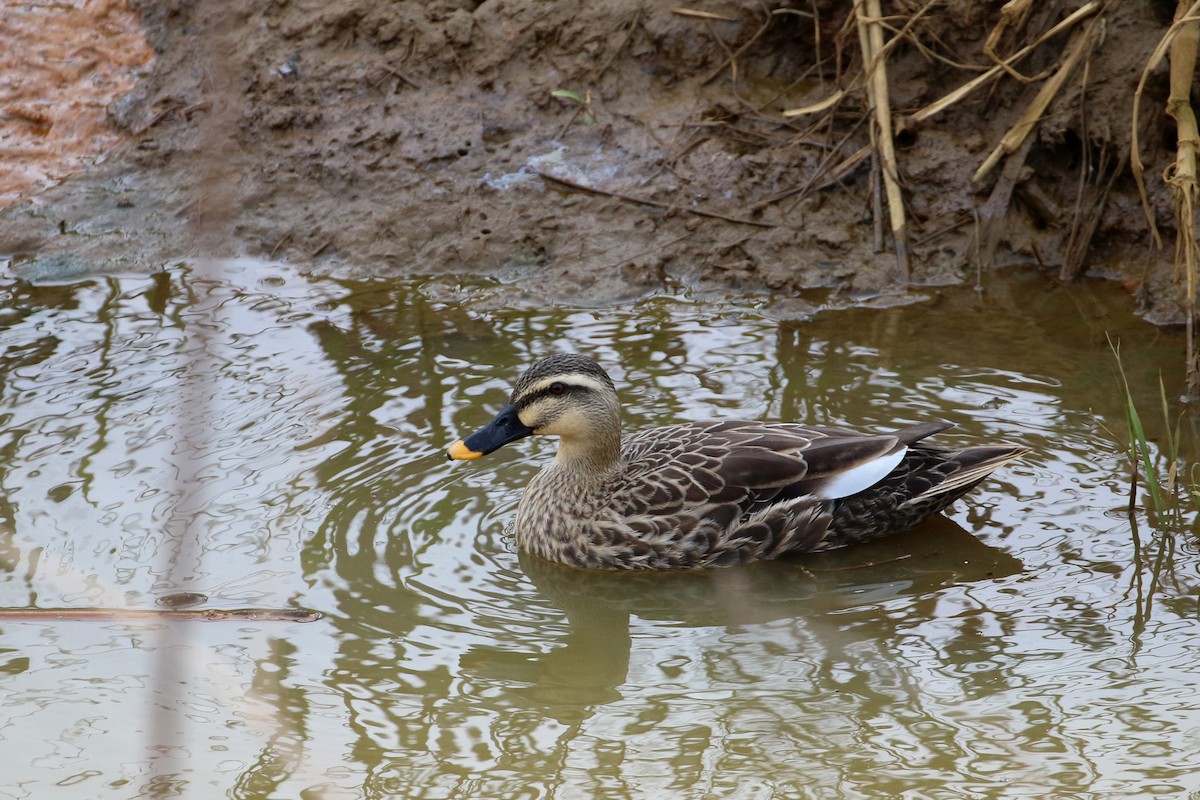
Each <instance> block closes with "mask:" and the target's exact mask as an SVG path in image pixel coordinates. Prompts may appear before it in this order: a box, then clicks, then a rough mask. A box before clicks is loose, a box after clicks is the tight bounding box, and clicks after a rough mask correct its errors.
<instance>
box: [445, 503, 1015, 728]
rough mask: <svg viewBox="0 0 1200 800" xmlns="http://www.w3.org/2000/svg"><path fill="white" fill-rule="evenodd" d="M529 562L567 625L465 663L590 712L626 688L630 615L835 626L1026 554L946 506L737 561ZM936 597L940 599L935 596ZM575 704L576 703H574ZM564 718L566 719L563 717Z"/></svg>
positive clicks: (533, 697) (678, 622)
mask: <svg viewBox="0 0 1200 800" xmlns="http://www.w3.org/2000/svg"><path fill="white" fill-rule="evenodd" d="M520 563H521V567H522V569H523V570H524V571H525V574H526V575H527V576H528V578H529V579H530V581H531V582H532V583H533V586H534V588H535V589H536V591H537V592H539V593H540V594H541V595H542V596H543V597H544V598H545V600H547V601H548V602H549V604H551V605H553V606H555V607H557V608H559V609H561V610H562V611H563V612H564V614H565V615H566V618H567V622H568V629H567V631H566V632H565V633H564V634H563V635H562V636H561V637H560V638H559V639H558V640H557V641H548V642H544V643H542V644H543V645H544V649H539V650H538V651H537V652H519V651H513V650H506V649H501V648H497V647H494V646H491V645H480V646H477V647H474V648H472V649H471V650H469V651H468V652H467V653H465V654H464V655H463V657H462V661H461V664H460V666H461V668H462V670H463V672H464V673H465V674H472V675H475V676H478V677H481V678H485V679H493V680H494V679H503V680H504V681H505V682H506V683H507V684H508V685H509V686H510V687H512V691H513V692H514V693H515V694H516V695H518V696H521V697H523V698H524V699H525V700H526V701H527V702H529V703H530V704H532V705H535V706H542V707H556V710H555V711H552V712H551V713H553V715H554V716H556V717H559V718H560V720H561V718H562V716H563V715H566V716H568V717H571V716H575V715H582V716H586V715H587V713H588V711H587V708H588V707H594V706H597V705H603V704H605V703H610V702H613V701H616V700H619V699H620V698H621V697H622V693H621V687H622V685H624V684H625V683H626V681H627V678H628V673H629V660H630V653H631V650H632V647H633V637H632V634H631V621H633V620H634V619H640V620H652V621H658V622H665V623H667V624H669V625H670V627H671V628H674V629H679V628H683V629H687V628H695V629H700V628H710V627H728V626H743V625H756V624H764V623H768V622H771V621H774V620H780V619H798V620H803V622H804V623H805V624H808V625H809V626H811V627H815V628H821V627H824V626H828V625H832V626H835V627H836V626H837V622H836V620H835V619H833V617H836V615H837V613H838V612H841V611H846V610H849V609H855V608H861V607H864V606H870V605H877V604H881V603H885V602H887V601H889V600H891V599H894V598H901V597H906V596H907V597H914V598H916V597H921V596H929V595H933V594H934V593H936V592H937V591H938V590H940V589H943V588H945V587H949V586H953V585H960V584H964V583H972V582H978V581H989V580H994V579H997V578H1002V577H1005V576H1009V575H1014V574H1016V573H1019V572H1021V571H1022V569H1023V565H1022V563H1021V562H1020V561H1019V560H1018V559H1016V558H1014V557H1013V556H1011V555H1009V554H1007V553H1005V552H1003V551H1001V550H998V549H996V548H994V547H990V546H988V545H986V544H984V543H983V542H981V541H980V540H979V539H977V538H975V537H974V536H973V535H971V534H970V533H968V532H967V531H966V530H964V529H963V528H962V527H961V526H959V525H958V524H957V523H955V522H953V521H952V520H949V519H947V518H945V517H940V516H939V517H936V518H934V519H931V520H929V521H928V522H926V523H925V524H923V525H921V526H920V527H919V528H917V529H914V530H912V531H908V532H906V533H902V534H897V535H895V536H891V537H887V538H884V539H881V540H877V541H875V542H872V543H868V544H866V545H860V546H857V547H852V548H844V549H840V550H834V551H830V552H827V553H814V554H808V555H805V556H797V557H793V558H787V559H781V560H779V561H775V562H764V563H757V564H750V565H746V566H743V567H734V568H729V569H719V570H708V571H698V572H690V573H682V574H672V573H615V572H588V571H584V570H578V569H572V568H569V567H562V566H559V565H556V564H551V563H549V562H545V561H541V560H539V559H537V558H533V557H531V556H528V555H525V554H522V555H521V560H520ZM931 608H932V606H931ZM571 709H574V710H573V711H572V710H571ZM563 721H565V720H563Z"/></svg>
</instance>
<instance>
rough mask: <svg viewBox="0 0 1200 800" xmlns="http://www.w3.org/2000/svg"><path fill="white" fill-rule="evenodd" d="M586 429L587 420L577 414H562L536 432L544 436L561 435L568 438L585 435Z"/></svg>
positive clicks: (586, 433) (587, 429) (587, 428)
mask: <svg viewBox="0 0 1200 800" xmlns="http://www.w3.org/2000/svg"><path fill="white" fill-rule="evenodd" d="M588 431H589V427H588V424H587V421H586V420H584V419H583V418H582V417H581V416H579V415H578V414H563V415H562V416H561V417H559V418H558V419H556V420H554V421H553V422H551V423H550V424H548V425H546V426H545V427H543V428H539V429H538V433H540V434H542V435H544V436H561V437H565V438H568V439H574V438H583V437H586V436H587V435H588Z"/></svg>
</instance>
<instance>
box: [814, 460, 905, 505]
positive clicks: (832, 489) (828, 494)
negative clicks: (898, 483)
mask: <svg viewBox="0 0 1200 800" xmlns="http://www.w3.org/2000/svg"><path fill="white" fill-rule="evenodd" d="M907 452H908V448H907V447H902V448H900V449H899V450H897V451H896V452H894V453H888V454H887V455H885V456H879V457H878V458H874V459H871V460H870V461H868V462H867V463H865V464H859V465H858V466H857V467H851V468H850V469H848V470H846V471H845V472H843V473H842V474H840V475H838V476H837V477H836V478H832V479H830V480H828V481H825V482H823V483H822V484H821V486H820V488H819V489H818V491H817V493H816V495H817V497H820V498H821V499H822V500H837V499H839V498H842V497H849V496H850V495H852V494H858V493H859V492H861V491H862V490H863V489H869V488H871V487H872V486H874V485H875V484H877V483H879V482H880V481H881V480H883V479H884V478H886V477H887V476H888V475H889V474H891V472H892V470H894V469H895V468H896V467H897V466H898V465H899V464H900V462H901V461H903V460H904V454H905V453H907Z"/></svg>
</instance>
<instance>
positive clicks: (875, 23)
mask: <svg viewBox="0 0 1200 800" xmlns="http://www.w3.org/2000/svg"><path fill="white" fill-rule="evenodd" d="M854 17H855V23H856V26H857V28H858V37H859V46H860V47H861V49H862V60H863V69H864V70H865V71H866V72H867V75H866V88H867V101H868V103H869V104H870V106H871V108H872V109H873V110H874V112H875V124H874V125H873V126H872V128H871V138H872V141H873V144H874V146H875V150H876V152H877V153H878V156H879V171H880V172H881V173H882V178H883V187H884V191H885V193H886V194H887V204H888V219H889V221H890V223H891V228H892V243H893V246H894V247H895V248H896V264H897V266H899V268H900V271H901V273H902V274H903V275H904V280H906V281H907V280H908V279H909V277H910V276H911V274H912V259H911V255H910V253H909V250H908V220H907V219H906V217H905V214H904V196H903V193H902V192H901V189H900V170H899V169H898V166H897V162H896V143H895V139H894V136H893V133H892V107H891V98H890V96H889V93H888V77H887V60H886V58H884V57H883V53H884V45H883V8H882V4H881V2H880V0H855V3H854Z"/></svg>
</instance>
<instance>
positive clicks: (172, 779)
mask: <svg viewBox="0 0 1200 800" xmlns="http://www.w3.org/2000/svg"><path fill="white" fill-rule="evenodd" d="M464 291H465V295H466V296H467V297H469V298H471V300H469V301H466V302H463V301H461V300H460V299H458V298H460V297H462V296H463V294H464ZM502 291H503V287H500V286H498V285H496V284H493V283H487V282H481V283H479V284H478V285H475V286H469V287H465V290H464V287H463V286H458V285H455V284H453V283H451V282H450V281H449V279H438V280H430V281H415V280H414V281H398V282H397V281H391V282H389V281H375V282H349V281H335V280H330V279H305V278H303V277H301V276H298V275H295V274H293V273H291V272H289V271H288V270H286V269H285V268H283V267H280V266H277V265H269V264H255V263H247V262H231V263H206V264H194V265H190V266H188V267H181V268H177V269H174V270H171V271H169V272H166V273H162V274H160V275H156V276H153V277H138V278H104V279H93V280H89V281H84V282H81V283H77V284H73V285H60V286H30V285H28V284H24V283H18V282H14V281H12V280H10V279H0V337H2V339H0V341H2V347H0V376H2V381H0V392H2V394H0V606H2V607H4V608H9V609H22V608H86V607H118V608H155V607H157V606H156V601H157V600H158V599H159V598H161V597H163V596H165V595H170V594H172V593H176V592H197V593H202V594H204V595H207V596H208V601H207V605H208V606H209V607H221V608H236V607H266V608H287V607H295V608H308V609H314V610H316V611H319V612H321V613H322V614H323V618H322V619H321V620H320V621H318V622H315V623H310V624H297V623H288V622H261V621H235V622H212V623H200V622H172V621H167V620H151V621H144V620H128V621H126V620H121V621H94V620H93V621H74V620H45V619H40V620H14V619H0V697H2V698H3V704H4V708H5V719H4V722H3V723H0V752H3V754H4V764H5V770H4V774H3V775H2V776H0V797H13V798H20V797H37V798H54V797H62V798H78V797H82V796H86V797H91V798H129V797H197V798H200V797H204V798H208V797H218V796H226V797H236V798H283V797H304V798H343V797H344V798H356V797H379V798H383V797H408V798H496V797H505V798H523V797H528V798H609V797H612V798H662V797H689V798H691V797H696V798H747V799H749V798H755V799H757V798H830V799H831V800H832V799H833V798H839V799H840V798H864V800H865V799H866V798H881V797H901V796H903V797H906V798H993V797H994V798H1013V797H1037V798H1041V797H1046V796H1054V797H1056V798H1076V797H1077V798H1091V797H1096V798H1100V797H1113V796H1119V797H1131V798H1138V797H1145V798H1161V797H1180V798H1183V797H1187V796H1188V795H1189V793H1193V792H1197V791H1200V777H1197V774H1198V773H1197V771H1196V769H1195V766H1194V765H1195V764H1196V763H1200V691H1197V690H1198V689H1200V621H1198V612H1197V604H1198V597H1200V594H1198V592H1200V589H1198V584H1200V581H1198V576H1197V572H1198V569H1197V568H1198V565H1200V557H1198V554H1197V540H1196V539H1195V538H1194V537H1190V538H1185V537H1182V536H1180V537H1178V538H1177V539H1176V538H1169V539H1164V538H1163V537H1161V536H1159V535H1157V534H1154V533H1153V532H1152V531H1151V530H1150V529H1148V528H1146V527H1145V526H1144V525H1143V526H1142V527H1141V529H1140V534H1139V536H1138V537H1136V538H1135V537H1134V535H1133V534H1132V532H1131V528H1130V524H1129V522H1128V520H1127V519H1126V517H1125V513H1124V512H1125V508H1126V506H1127V504H1128V497H1127V491H1128V480H1129V470H1128V467H1127V465H1126V463H1125V460H1124V458H1123V457H1122V455H1121V453H1120V449H1119V447H1118V445H1117V444H1116V443H1115V441H1114V438H1113V433H1115V434H1116V435H1117V436H1120V435H1122V432H1123V410H1122V405H1121V399H1120V397H1119V396H1118V393H1117V390H1116V383H1115V379H1114V375H1113V360H1112V355H1111V353H1110V351H1109V349H1108V342H1107V338H1106V335H1107V334H1112V335H1114V336H1116V337H1119V338H1120V341H1121V346H1122V352H1123V355H1124V357H1125V361H1126V366H1127V369H1128V371H1129V372H1130V374H1131V378H1132V379H1133V381H1134V384H1135V386H1137V387H1138V400H1139V402H1141V403H1142V404H1143V406H1144V407H1145V408H1147V409H1153V408H1155V407H1156V406H1155V404H1156V403H1157V392H1158V384H1157V380H1158V374H1159V373H1160V372H1162V373H1163V374H1164V376H1165V377H1166V378H1167V383H1168V391H1169V392H1170V393H1172V394H1175V393H1177V392H1178V386H1177V385H1175V384H1174V383H1173V382H1172V380H1171V376H1173V375H1175V374H1177V372H1178V369H1179V365H1180V363H1181V357H1180V352H1181V349H1182V342H1181V339H1180V338H1179V337H1178V336H1176V335H1175V334H1173V333H1170V332H1163V331H1158V330H1155V329H1152V328H1149V327H1148V326H1145V325H1143V324H1142V323H1138V322H1136V321H1134V320H1131V319H1130V318H1129V311H1128V300H1127V299H1126V298H1124V297H1121V296H1120V295H1119V293H1117V292H1116V291H1115V290H1114V289H1112V287H1109V286H1103V285H1086V286H1074V287H1059V286H1054V285H1051V284H1048V283H1044V282H1042V281H1041V279H1040V278H1038V277H1036V276H1029V275H1006V276H1000V277H996V278H994V279H992V280H990V281H989V284H988V285H987V286H986V287H985V291H984V292H983V293H982V294H977V293H975V292H972V291H970V290H966V289H929V290H925V291H926V293H927V294H930V295H931V297H932V299H931V300H930V301H929V302H926V303H923V304H919V305H913V306H906V307H901V308H892V309H885V310H878V309H874V310H872V309H851V310H843V311H838V312H821V313H818V314H816V315H815V316H812V317H811V318H808V319H804V320H801V321H795V322H786V321H783V322H781V321H778V320H777V319H776V318H777V317H778V316H779V313H778V312H779V309H778V308H773V307H772V306H771V304H770V303H767V302H761V301H758V300H754V299H753V298H751V299H748V300H746V301H743V302H739V303H728V304H723V305H711V304H709V305H698V304H694V303H691V302H688V301H687V300H686V299H685V298H679V297H676V298H671V297H663V298H656V299H652V300H647V301H642V302H639V303H636V304H632V305H629V306H627V307H622V308H617V309H605V310H596V309H586V308H577V309H555V310H545V309H541V310H538V309H525V310H520V309H518V310H514V309H505V308H504V307H503V305H502V303H501V302H500V301H499V300H497V298H498V297H501V296H502ZM806 299H807V300H808V301H810V302H811V303H812V304H814V305H815V306H818V307H819V306H820V305H821V303H823V302H825V301H827V300H828V298H825V297H823V296H818V295H814V296H813V297H811V298H806ZM566 349H572V350H576V349H577V350H582V351H584V352H587V353H590V354H592V355H594V356H596V357H597V358H598V359H600V360H601V361H602V362H604V364H605V365H606V366H608V367H609V368H610V371H611V373H612V374H613V377H614V379H615V380H616V381H617V384H618V386H620V387H621V389H622V396H623V399H624V401H625V403H626V410H627V413H626V422H627V424H628V426H629V427H630V428H634V427H637V426H642V425H649V424H656V423H664V422H668V421H671V420H676V419H697V418H706V417H713V416H751V417H764V418H769V419H789V420H801V421H807V422H821V423H837V424H851V425H854V426H859V427H865V428H869V429H887V428H890V427H892V426H894V425H903V424H911V423H915V422H919V421H923V420H927V419H930V418H944V419H948V420H950V421H952V422H954V423H956V425H957V426H958V427H957V428H956V429H955V430H952V431H949V432H947V433H945V434H940V435H939V438H940V439H942V440H945V441H948V442H961V443H971V442H977V441H990V440H1004V441H1014V442H1021V443H1024V444H1026V445H1028V446H1029V447H1030V448H1031V453H1030V455H1029V457H1028V458H1026V459H1024V460H1023V461H1022V462H1020V463H1018V464H1015V465H1013V466H1012V467H1011V468H1008V469H1006V470H1004V471H1003V472H1002V473H1000V474H998V475H997V476H996V478H995V479H994V480H990V481H988V482H987V483H985V484H984V485H983V486H981V487H980V488H979V489H977V490H976V491H975V492H973V493H972V495H971V496H970V499H969V502H964V503H960V504H959V505H958V506H956V507H955V509H954V510H953V511H952V512H951V513H950V514H948V515H947V517H946V518H945V519H938V520H935V521H934V522H932V523H930V524H929V525H927V526H925V527H923V528H921V529H919V530H917V531H913V532H910V533H908V534H905V535H902V536H898V537H894V538H892V539H890V540H886V541H883V542H880V543H878V544H876V545H871V546H864V547H860V548H856V549H853V550H846V551H840V552H835V553H829V554H823V555H821V556H813V557H806V558H801V559H793V560H787V561H782V562H778V563H773V564H761V565H752V566H748V567H744V568H736V569H729V570H720V571H714V572H711V573H705V574H697V575H670V576H664V575H652V576H629V575H605V574H600V575H594V574H586V573H581V572H578V571H572V570H566V569H560V568H557V567H554V566H552V565H548V564H544V563H540V562H537V561H535V560H532V559H529V558H527V557H523V556H521V555H519V554H517V553H516V552H515V551H514V549H513V545H512V540H511V537H510V535H509V531H508V526H509V525H510V524H511V520H512V517H513V512H514V509H515V506H516V502H517V500H518V498H519V496H520V492H521V488H522V487H523V486H524V484H525V483H526V482H527V481H528V479H529V477H530V476H531V475H532V474H533V473H534V471H536V469H537V468H538V466H539V465H540V464H541V463H542V461H544V459H545V458H547V457H549V455H550V454H551V452H552V449H553V442H551V441H532V440H526V441H524V442H521V443H519V444H517V445H514V446H510V447H508V448H505V449H504V450H502V451H499V452H497V453H495V454H493V455H491V456H489V457H488V458H486V459H483V460H481V461H478V462H472V463H469V464H449V463H447V461H446V460H445V458H444V455H443V451H442V448H444V446H445V445H446V444H447V443H448V442H450V441H453V439H455V438H457V437H458V436H459V435H461V434H463V433H466V432H469V431H470V430H473V429H474V428H475V427H476V426H478V425H480V424H482V423H483V422H485V421H486V420H487V419H488V418H490V416H491V413H492V412H493V411H494V410H495V409H496V408H497V407H498V406H499V405H501V404H502V403H503V402H504V400H505V398H506V396H507V392H508V389H509V386H510V385H511V381H512V380H513V379H514V378H515V377H516V375H517V374H518V373H519V372H520V370H521V369H522V368H523V366H525V365H526V364H528V363H529V362H530V361H531V360H533V359H534V358H536V357H538V356H540V355H542V354H544V353H546V352H549V351H552V350H566ZM1110 431H1111V432H1113V433H1110ZM1160 559H1161V560H1160ZM1156 564H1157V565H1158V566H1157V568H1156ZM1156 569H1157V572H1156ZM1155 574H1157V575H1158V578H1157V581H1156V580H1155V577H1154V576H1155Z"/></svg>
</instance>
